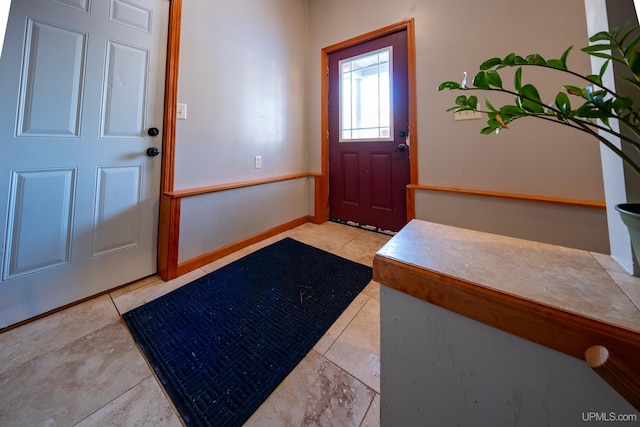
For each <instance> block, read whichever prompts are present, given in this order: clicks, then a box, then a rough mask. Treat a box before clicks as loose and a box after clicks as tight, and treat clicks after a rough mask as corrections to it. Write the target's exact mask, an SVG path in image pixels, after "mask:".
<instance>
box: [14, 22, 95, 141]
mask: <svg viewBox="0 0 640 427" xmlns="http://www.w3.org/2000/svg"><path fill="white" fill-rule="evenodd" d="M86 40H87V34H85V33H82V32H78V31H73V30H70V29H67V28H63V27H60V26H57V25H52V24H48V23H45V22H40V21H36V20H33V19H28V22H27V40H26V43H25V52H24V62H23V69H22V83H21V91H20V104H19V113H18V120H17V127H18V129H17V132H16V134H17V135H18V136H55V137H78V135H79V132H80V110H81V103H82V86H83V83H84V64H85V57H86Z"/></svg>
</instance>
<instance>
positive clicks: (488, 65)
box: [480, 58, 502, 71]
mask: <svg viewBox="0 0 640 427" xmlns="http://www.w3.org/2000/svg"><path fill="white" fill-rule="evenodd" d="M500 64H502V59H500V58H491V59H487V60H486V61H484V62H483V63H482V64H480V70H481V71H486V70H490V69H492V68H493V67H495V66H496V65H500Z"/></svg>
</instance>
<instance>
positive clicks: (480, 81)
mask: <svg viewBox="0 0 640 427" xmlns="http://www.w3.org/2000/svg"><path fill="white" fill-rule="evenodd" d="M473 85H474V86H475V87H477V88H480V89H489V83H488V82H487V73H486V72H485V71H480V72H479V73H478V74H476V76H475V77H474V78H473Z"/></svg>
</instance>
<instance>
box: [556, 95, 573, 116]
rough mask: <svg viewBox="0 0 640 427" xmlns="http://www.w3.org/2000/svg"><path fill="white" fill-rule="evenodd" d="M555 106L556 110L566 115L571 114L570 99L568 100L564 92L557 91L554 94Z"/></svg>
mask: <svg viewBox="0 0 640 427" xmlns="http://www.w3.org/2000/svg"><path fill="white" fill-rule="evenodd" d="M556 107H558V110H560V111H561V112H562V113H563V114H566V115H568V116H570V115H571V101H569V97H568V96H567V94H566V93H564V92H558V94H557V95H556Z"/></svg>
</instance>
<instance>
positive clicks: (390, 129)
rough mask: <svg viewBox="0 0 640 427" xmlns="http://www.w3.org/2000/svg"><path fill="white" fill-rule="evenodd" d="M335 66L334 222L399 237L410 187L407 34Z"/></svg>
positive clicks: (351, 53) (343, 56)
mask: <svg viewBox="0 0 640 427" xmlns="http://www.w3.org/2000/svg"><path fill="white" fill-rule="evenodd" d="M328 59H329V216H330V218H331V219H334V220H338V221H346V222H353V223H356V224H358V225H361V226H367V227H375V228H376V229H379V230H388V231H398V230H400V229H401V228H402V227H403V226H404V225H405V224H406V223H407V203H406V186H407V184H409V155H410V150H409V147H408V145H407V143H408V135H409V128H408V127H409V125H408V124H409V114H408V110H409V108H408V84H407V80H408V78H407V68H408V67H407V34H406V30H403V31H399V32H396V33H392V34H389V35H386V36H382V37H380V38H377V39H374V40H370V41H367V42H364V43H361V44H358V45H356V46H351V47H348V48H345V49H342V50H340V51H336V52H333V53H331V54H329V58H328Z"/></svg>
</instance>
